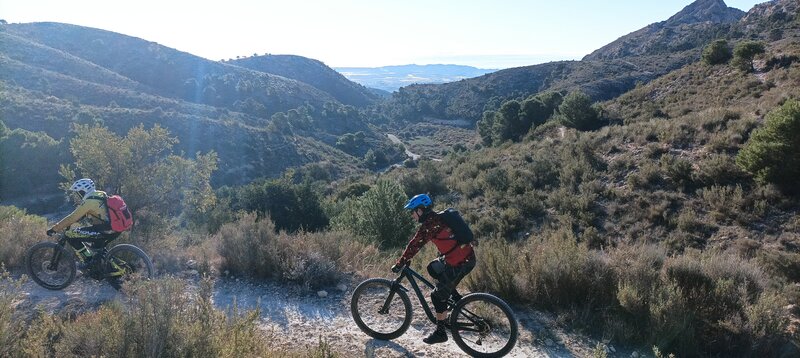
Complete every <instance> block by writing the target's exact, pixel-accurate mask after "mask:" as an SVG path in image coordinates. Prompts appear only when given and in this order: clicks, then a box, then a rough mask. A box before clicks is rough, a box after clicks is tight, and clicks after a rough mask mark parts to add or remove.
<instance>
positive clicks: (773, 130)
mask: <svg viewBox="0 0 800 358" xmlns="http://www.w3.org/2000/svg"><path fill="white" fill-rule="evenodd" d="M798 133H800V102H798V101H796V100H788V101H786V103H784V104H783V106H781V107H780V108H778V109H776V110H774V111H772V112H770V113H769V114H768V115H767V119H766V123H765V124H764V127H762V128H759V129H756V130H755V131H754V132H753V134H752V135H751V137H750V140H748V141H747V142H746V143H745V145H744V148H742V150H741V151H740V152H739V155H738V156H737V157H736V163H737V164H738V165H739V166H740V167H741V168H743V169H744V170H745V171H747V172H749V173H751V174H752V175H753V176H754V177H755V179H756V180H757V181H758V182H759V183H761V184H766V183H774V184H776V185H778V186H779V187H781V189H783V190H785V191H787V192H792V193H794V192H797V191H798V188H800V135H798Z"/></svg>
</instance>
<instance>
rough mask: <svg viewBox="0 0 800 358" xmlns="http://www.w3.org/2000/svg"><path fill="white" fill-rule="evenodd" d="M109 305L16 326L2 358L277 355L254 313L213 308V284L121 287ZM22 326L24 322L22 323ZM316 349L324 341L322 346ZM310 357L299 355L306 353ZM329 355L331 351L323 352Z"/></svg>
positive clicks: (156, 283) (169, 282) (171, 282)
mask: <svg viewBox="0 0 800 358" xmlns="http://www.w3.org/2000/svg"><path fill="white" fill-rule="evenodd" d="M126 291H127V296H126V298H125V302H124V305H120V304H118V303H112V304H110V305H105V306H102V307H100V308H99V309H98V310H97V311H93V312H86V313H82V314H77V315H76V316H74V317H72V318H70V317H66V318H64V317H63V316H57V315H50V314H46V313H42V314H41V315H39V316H38V317H35V318H34V319H33V320H30V321H24V320H21V321H20V322H17V327H20V328H21V329H22V330H24V331H25V335H24V336H23V337H20V338H19V339H17V342H16V343H17V344H16V345H15V344H13V343H14V342H12V344H10V345H6V344H4V345H3V346H0V352H3V349H9V348H10V352H3V353H8V354H3V356H54V357H90V356H91V357H101V356H107V357H256V356H259V357H283V356H286V354H287V353H289V352H281V351H279V350H278V349H276V348H273V347H270V343H269V342H270V341H271V339H270V337H269V335H268V334H266V333H265V332H264V331H262V330H261V328H259V312H258V311H245V312H240V311H239V310H238V309H237V308H236V307H232V308H230V309H229V311H228V312H223V311H220V310H218V309H216V308H214V304H213V300H212V293H213V292H212V284H211V282H210V281H202V282H201V284H200V289H199V292H197V295H188V294H186V292H187V287H186V285H185V284H184V283H183V282H181V281H178V280H175V279H167V280H157V281H151V282H144V283H141V284H139V285H136V286H133V287H126ZM20 323H22V324H20ZM320 345H321V346H322V345H323V343H321V344H320ZM311 353H312V352H305V354H309V355H310V354H311ZM329 353H330V352H329Z"/></svg>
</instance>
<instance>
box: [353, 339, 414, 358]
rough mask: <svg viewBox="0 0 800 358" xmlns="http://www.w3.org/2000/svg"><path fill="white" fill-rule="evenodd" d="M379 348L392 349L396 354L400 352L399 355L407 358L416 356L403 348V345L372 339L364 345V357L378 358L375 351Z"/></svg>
mask: <svg viewBox="0 0 800 358" xmlns="http://www.w3.org/2000/svg"><path fill="white" fill-rule="evenodd" d="M377 348H386V349H391V350H393V351H395V352H398V353H400V354H402V355H404V356H406V357H413V356H414V354H413V353H411V351H409V350H408V349H406V348H405V347H403V346H401V345H399V344H397V343H395V342H392V341H382V340H380V339H375V338H372V339H370V340H368V341H367V343H366V344H364V357H365V358H374V357H376V355H375V350H376V349H377Z"/></svg>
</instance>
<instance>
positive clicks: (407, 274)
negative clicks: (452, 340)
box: [378, 266, 483, 332]
mask: <svg viewBox="0 0 800 358" xmlns="http://www.w3.org/2000/svg"><path fill="white" fill-rule="evenodd" d="M403 278H408V282H409V283H410V284H411V288H413V289H414V292H415V293H416V295H417V299H419V302H420V305H422V309H423V310H424V311H425V315H426V316H428V320H430V321H431V322H432V323H436V316H435V315H434V313H433V311H432V310H431V307H430V305H428V301H426V300H425V296H423V295H422V290H421V289H420V287H419V285H418V284H417V281H416V280H417V279H418V280H420V281H421V282H422V283H423V284H424V285H425V286H427V287H428V288H429V289H434V288H435V287H436V286H434V284H433V283H432V282H430V281H428V280H427V279H425V277H422V275H420V274H419V273H417V272H416V271H414V270H412V269H411V268H410V267H408V266H405V267H403V270H402V271H401V272H400V276H399V277H397V278H396V279H395V280H394V281H392V288H391V290H390V291H389V296H387V297H386V301H385V302H384V303H383V307H381V309H380V310H379V311H378V312H379V313H382V314H387V313H388V312H389V305H390V304H391V303H392V299H393V298H394V293H395V292H397V290H403V291H406V292H408V289H407V288H405V287H403V285H401V284H400V282H401V281H403ZM454 304H455V302H452V303H451V302H448V304H447V308H448V310H450V309H452V308H453V306H454ZM461 312H462V313H463V314H464V316H465V317H466V318H468V319H469V320H470V321H471V323H468V324H459V327H458V328H459V329H460V330H463V331H474V332H481V331H483V325H482V321H483V319H482V318H481V317H479V316H478V315H477V314H475V313H473V312H471V311H469V310H467V309H464V310H462V311H461Z"/></svg>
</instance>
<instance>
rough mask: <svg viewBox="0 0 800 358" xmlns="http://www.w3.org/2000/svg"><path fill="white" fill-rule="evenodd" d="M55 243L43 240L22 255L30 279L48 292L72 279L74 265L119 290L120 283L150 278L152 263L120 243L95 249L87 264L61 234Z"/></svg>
mask: <svg viewBox="0 0 800 358" xmlns="http://www.w3.org/2000/svg"><path fill="white" fill-rule="evenodd" d="M56 235H58V240H57V241H56V242H52V241H46V242H40V243H38V244H36V245H33V246H32V247H31V248H30V249H28V252H27V254H26V256H25V268H26V269H27V270H28V273H29V274H30V275H31V278H32V279H33V280H34V281H35V282H36V283H38V284H39V285H40V286H42V287H44V288H46V289H48V290H61V289H64V288H65V287H67V286H69V284H70V283H72V281H73V280H74V279H75V274H76V271H77V263H78V262H80V263H83V264H85V266H86V268H85V269H84V270H82V271H84V272H85V273H87V274H88V275H89V276H90V277H92V278H94V279H96V280H104V279H106V280H108V281H109V282H110V283H111V285H112V286H114V288H116V289H119V288H120V287H121V286H122V284H123V283H125V282H131V281H138V280H147V279H150V278H152V277H153V272H154V269H153V262H152V261H151V260H150V257H148V256H147V254H146V253H144V251H142V249H140V248H138V247H136V246H134V245H130V244H119V245H116V246H114V247H112V248H111V249H110V250H107V249H105V248H103V249H98V250H97V251H96V252H95V253H94V255H93V256H92V258H91V260H89V262H84V259H83V256H82V255H80V254H79V253H78V251H76V250H75V249H74V248H73V247H72V245H69V244H68V243H67V238H66V236H64V234H63V233H60V234H56Z"/></svg>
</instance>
